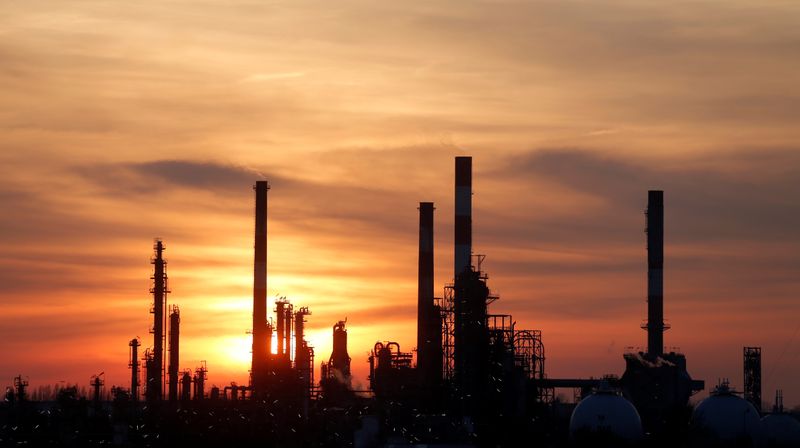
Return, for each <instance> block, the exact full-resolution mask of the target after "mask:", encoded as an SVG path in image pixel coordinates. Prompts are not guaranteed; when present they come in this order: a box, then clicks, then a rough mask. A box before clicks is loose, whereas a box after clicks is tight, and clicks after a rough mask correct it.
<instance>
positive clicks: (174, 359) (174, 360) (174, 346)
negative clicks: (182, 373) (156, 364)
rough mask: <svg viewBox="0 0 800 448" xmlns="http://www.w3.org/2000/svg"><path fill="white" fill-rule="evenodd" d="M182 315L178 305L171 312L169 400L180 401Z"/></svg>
mask: <svg viewBox="0 0 800 448" xmlns="http://www.w3.org/2000/svg"><path fill="white" fill-rule="evenodd" d="M180 324H181V315H180V311H179V310H178V307H177V306H173V307H172V312H171V313H170V314H169V401H171V402H173V403H174V402H176V401H178V360H179V351H180Z"/></svg>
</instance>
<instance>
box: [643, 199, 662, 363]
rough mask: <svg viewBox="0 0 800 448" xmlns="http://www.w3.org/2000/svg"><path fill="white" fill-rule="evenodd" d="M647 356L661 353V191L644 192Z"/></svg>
mask: <svg viewBox="0 0 800 448" xmlns="http://www.w3.org/2000/svg"><path fill="white" fill-rule="evenodd" d="M646 216H647V328H646V329H647V353H648V354H649V355H651V356H653V357H656V356H661V355H663V354H664V330H665V326H664V192H663V191H660V190H650V191H648V193H647V212H646Z"/></svg>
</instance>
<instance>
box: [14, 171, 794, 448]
mask: <svg viewBox="0 0 800 448" xmlns="http://www.w3.org/2000/svg"><path fill="white" fill-rule="evenodd" d="M454 173H455V179H454V180H455V182H454V216H453V221H454V228H453V232H454V233H453V236H454V245H453V248H452V249H453V258H454V263H453V271H452V277H449V274H448V277H449V278H447V279H446V281H445V282H443V289H442V294H441V297H437V296H436V292H435V291H436V282H435V278H434V266H435V263H434V246H435V245H434V242H435V240H434V211H435V207H434V203H433V202H420V203H419V207H418V211H419V240H418V264H417V275H418V278H417V300H416V303H417V307H416V310H417V328H416V347H415V348H414V347H405V348H401V346H400V344H399V343H398V342H396V341H398V340H399V338H396V337H392V336H391V335H389V337H386V338H385V339H382V340H380V341H377V342H375V343H374V345H373V346H372V347H371V350H370V352H369V354H368V355H367V357H366V359H363V358H362V359H361V360H357V362H361V361H366V362H368V363H369V377H368V381H369V382H368V387H367V388H366V389H361V390H359V387H360V386H359V381H358V380H359V379H358V378H354V377H353V374H352V371H351V361H352V359H351V357H350V354H349V353H350V352H349V350H348V328H347V326H348V325H352V324H353V323H352V322H351V323H348V322H347V320H346V319H345V320H340V321H338V322H336V323H335V324H334V325H333V326H332V333H331V337H332V350H331V353H330V356H329V357H328V358H327V361H326V362H322V363H320V377H319V381H317V378H315V375H314V363H315V361H314V359H315V353H314V347H312V346H311V344H309V342H308V340H307V334H306V333H307V324H308V322H307V320H308V319H309V317H310V316H311V311H310V309H309V308H308V307H306V306H299V305H297V304H293V303H292V302H291V301H290V300H289V299H287V298H286V297H278V298H276V299H275V300H274V304H270V303H269V302H268V300H267V279H268V278H267V272H268V271H267V249H268V232H267V220H268V213H267V199H268V198H267V195H268V192H269V191H270V185H269V183H268V182H267V181H265V180H259V181H257V182H256V183H255V186H254V190H255V207H254V218H255V220H254V221H255V222H254V224H255V225H254V253H253V309H252V316H251V317H252V330H251V332H250V333H251V334H252V357H251V360H250V371H249V381H247V382H246V383H245V384H238V383H236V382H229V383H225V384H226V385H224V386H223V387H220V386H216V385H213V384H212V385H211V387H210V388H209V387H208V385H209V374H208V366H207V363H206V362H205V361H200V362H199V365H197V364H195V365H194V366H195V367H194V369H189V368H186V367H185V366H184V368H181V366H180V363H181V359H180V345H181V341H180V337H181V336H180V326H181V310H180V309H179V308H178V306H176V305H171V306H170V305H168V303H167V296H168V294H169V293H170V290H169V287H168V282H167V280H168V279H167V272H166V260H164V257H163V252H164V250H165V245H164V243H163V242H162V241H161V240H160V239H157V240H156V241H155V244H154V255H153V258H152V264H153V275H152V280H153V285H152V288H151V289H150V293H151V294H152V308H151V313H152V314H153V325H152V329H151V332H152V334H153V345H152V347H149V348H147V349H146V350H145V352H144V354H143V356H142V354H141V353H140V352H139V347H140V346H141V345H142V343H141V341H140V340H139V339H138V338H133V339H131V340H130V341H129V342H128V346H129V359H128V366H129V368H130V370H131V380H130V387H129V388H126V387H117V386H114V387H112V388H111V392H112V393H111V395H112V396H113V399H112V401H111V403H110V405H109V406H107V409H106V408H104V405H103V404H102V403H101V402H102V387H103V385H104V381H103V379H101V376H102V375H103V374H102V373H101V374H98V375H95V376H93V377H92V379H91V381H90V386H91V387H92V391H93V395H92V396H93V401H94V403H95V406H94V411H93V412H94V413H95V414H94V415H101V416H102V415H103V413H104V412H106V417H102V418H98V419H97V420H96V421H93V424H95V425H97V426H96V427H94V428H92V431H94V432H92V431H84V432H82V433H81V434H105V436H104V437H106V438H105V439H103V441H102V443H103V444H105V443H106V442H109V443H111V440H113V441H114V443H117V441H120V444H127V445H132V446H175V445H176V444H192V445H195V446H220V445H222V444H230V445H232V446H255V445H267V446H289V447H294V446H298V447H299V446H376V447H377V446H387V445H392V444H395V445H397V444H406V445H411V444H417V445H437V444H439V445H450V446H518V442H519V440H523V439H524V440H536V441H537V442H539V441H541V445H542V446H553V447H556V446H570V444H574V443H579V442H581V441H583V442H587V443H588V444H589V445H592V444H593V443H596V442H597V441H598V440H599V441H613V442H614V443H612V444H613V445H614V446H624V445H625V444H626V443H639V442H643V443H649V442H654V443H656V445H657V446H667V445H668V444H669V443H673V442H674V443H675V444H676V445H677V446H685V444H684V445H681V443H684V442H686V441H687V440H690V439H691V438H692V437H696V440H710V439H703V438H702V437H706V436H707V435H708V434H712V433H713V434H716V437H717V438H718V439H719V440H723V439H725V438H726V437H728V434H729V431H728V430H729V429H730V428H729V426H725V424H724V422H725V418H726V417H724V415H727V414H725V412H728V410H729V409H734V408H735V409H736V410H737V412H743V413H749V412H752V414H753V415H745V417H744V419H745V420H742V422H743V423H742V425H744V427H746V428H745V429H743V430H742V431H744V432H743V434H746V435H747V436H748V437H750V436H752V437H756V436H757V431H756V430H755V429H754V427H752V426H747V425H758V424H759V423H758V421H759V420H758V417H759V414H758V413H759V411H760V401H761V376H760V372H761V350H760V348H759V347H745V348H744V391H745V398H746V399H747V400H742V399H738V397H735V393H734V391H732V389H731V388H730V387H729V385H728V384H727V383H722V384H720V385H719V386H718V387H717V389H716V390H715V392H714V393H713V394H712V397H710V398H709V399H707V400H705V401H703V404H701V406H698V408H697V410H696V411H695V412H694V416H693V417H692V412H691V410H690V408H689V406H688V401H689V398H690V396H691V395H692V394H694V393H695V392H697V391H698V390H701V389H703V387H704V382H703V381H697V380H693V379H692V378H691V376H690V375H689V373H688V371H687V362H686V357H685V356H684V355H683V354H682V353H678V352H675V351H666V350H665V349H664V332H665V330H667V329H668V328H669V325H668V324H666V322H665V320H664V293H663V285H664V275H663V269H664V193H663V192H662V191H659V190H653V191H649V192H648V198H647V210H646V233H647V321H646V322H645V323H644V324H643V325H642V328H643V329H644V330H646V334H647V348H646V350H642V351H637V352H632V353H625V354H624V360H625V371H624V373H623V374H622V375H621V376H618V375H614V374H610V375H609V374H606V375H602V376H598V377H597V378H554V377H550V376H548V375H547V373H546V370H545V347H544V341H543V335H542V332H541V331H540V330H535V329H523V328H520V327H519V326H518V325H517V322H516V321H515V320H514V318H513V316H511V315H510V314H503V313H497V312H495V306H496V304H495V302H496V301H498V300H499V298H500V297H499V295H498V294H496V293H495V292H493V291H492V290H491V289H490V288H489V276H488V274H487V273H486V272H485V271H484V264H485V260H486V257H485V255H482V254H478V253H475V252H474V250H473V244H472V222H473V207H472V197H473V193H472V185H473V182H472V181H473V173H472V158H471V157H456V158H455V170H454ZM270 305H273V307H272V308H270ZM270 309H271V311H272V313H274V314H273V315H272V316H270V315H269V311H270ZM187 310H188V308H186V307H184V311H187ZM187 314H189V313H187ZM184 317H186V316H184ZM167 334H168V339H167V337H166V336H167ZM167 343H168V346H167V347H166V348H167V349H168V363H166V362H165V361H167V360H166V359H165V357H164V348H165V346H166V345H167ZM142 362H144V372H142V369H141V368H140V366H141V363H142ZM183 362H185V361H183ZM165 372H166V375H165V374H164V373H165ZM142 379H144V382H142ZM14 384H15V390H14V391H9V392H8V393H7V397H8V396H9V395H8V394H9V393H10V394H11V395H12V396H13V397H15V400H12V401H13V402H15V403H19V402H22V401H25V398H26V391H25V388H26V387H27V381H23V379H22V377H21V376H20V377H18V378H17V379H15V383H14ZM142 386H144V389H143V391H144V396H145V398H146V402H144V403H141V402H140V400H139V398H140V393H141V390H142ZM559 388H569V389H575V390H577V391H578V392H577V394H576V398H577V399H578V400H579V401H578V403H577V404H574V403H573V404H567V403H564V402H563V401H562V400H558V399H556V394H555V390H556V389H559ZM165 391H166V392H167V395H166V397H165V396H164V392H165ZM65 396H66V395H65ZM164 398H168V400H166V401H164ZM62 401H64V402H67V401H66V400H62ZM162 401H163V402H162ZM748 401H749V402H750V403H752V405H755V406H756V409H755V410H753V411H750V408H751V407H752V405H751V404H750V403H748ZM18 408H19V407H18V406H17V407H16V408H15V409H18ZM781 411H782V407H781ZM2 412H4V409H3V408H2V406H0V415H3V414H2ZM781 413H782V412H781ZM776 414H778V412H777V411H776ZM62 415H64V414H62ZM740 417H741V416H740ZM37 418H38V417H37ZM782 418H783V417H781V418H774V419H772V420H771V421H772V422H773V425H774V426H776V427H777V425H779V424H780V425H785V424H786V423H785V422H784V423H780V422H779V420H781V419H782ZM720 421H722V422H723V423H722V424H720V423H719V422H720ZM690 422H691V423H692V425H694V426H692V427H697V428H705V429H704V430H707V431H706V432H704V433H703V436H702V437H701V436H698V435H697V434H691V433H689V428H690ZM737 424H739V422H737ZM104 425H105V426H104ZM98 428H100V429H98ZM2 431H3V430H0V436H5V434H4V433H3V432H2ZM726 431H728V432H726ZM737 434H739V433H735V434H734V436H735V435H737ZM87 437H88V436H87ZM0 439H2V437H0ZM87 440H88V439H87ZM725 440H727V439H725ZM82 442H86V443H84V444H85V445H87V446H88V445H91V444H92V443H91V441H88V442H87V441H86V440H82ZM737 443H738V440H737ZM659 444H660V445H659ZM78 445H80V444H78Z"/></svg>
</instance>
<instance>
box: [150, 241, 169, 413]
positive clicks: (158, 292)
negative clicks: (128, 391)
mask: <svg viewBox="0 0 800 448" xmlns="http://www.w3.org/2000/svg"><path fill="white" fill-rule="evenodd" d="M154 250H155V258H154V259H153V290H152V293H153V365H152V366H151V368H152V369H153V370H152V372H151V373H150V374H151V376H152V378H149V379H148V384H147V396H148V399H149V400H160V399H161V396H162V390H161V385H162V376H161V375H162V369H163V366H164V318H165V316H164V308H165V306H166V303H165V302H166V293H167V288H166V273H165V268H164V265H165V264H166V263H165V262H164V243H163V242H162V241H161V240H160V239H157V240H156V244H155V247H154ZM150 380H152V381H150ZM151 382H152V384H151Z"/></svg>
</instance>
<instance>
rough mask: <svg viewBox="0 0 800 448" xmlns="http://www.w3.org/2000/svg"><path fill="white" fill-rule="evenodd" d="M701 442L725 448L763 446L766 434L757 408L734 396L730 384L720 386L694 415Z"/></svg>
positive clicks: (696, 409) (694, 424) (698, 437)
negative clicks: (725, 447)
mask: <svg viewBox="0 0 800 448" xmlns="http://www.w3.org/2000/svg"><path fill="white" fill-rule="evenodd" d="M692 425H693V429H694V435H695V438H696V439H699V440H698V441H706V442H709V443H714V444H716V445H722V446H737V447H741V446H751V447H760V446H763V441H764V432H763V428H762V426H761V419H760V416H759V415H758V411H757V410H756V408H755V407H754V406H753V405H752V404H750V402H749V401H747V400H745V399H744V398H741V397H739V396H737V395H735V394H734V393H733V391H732V390H731V389H730V388H729V387H728V384H727V383H722V384H720V385H718V386H717V387H716V388H715V389H714V390H713V391H712V392H711V395H710V396H709V397H708V398H706V399H705V400H703V401H701V402H700V404H698V405H697V407H696V408H695V410H694V413H692Z"/></svg>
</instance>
